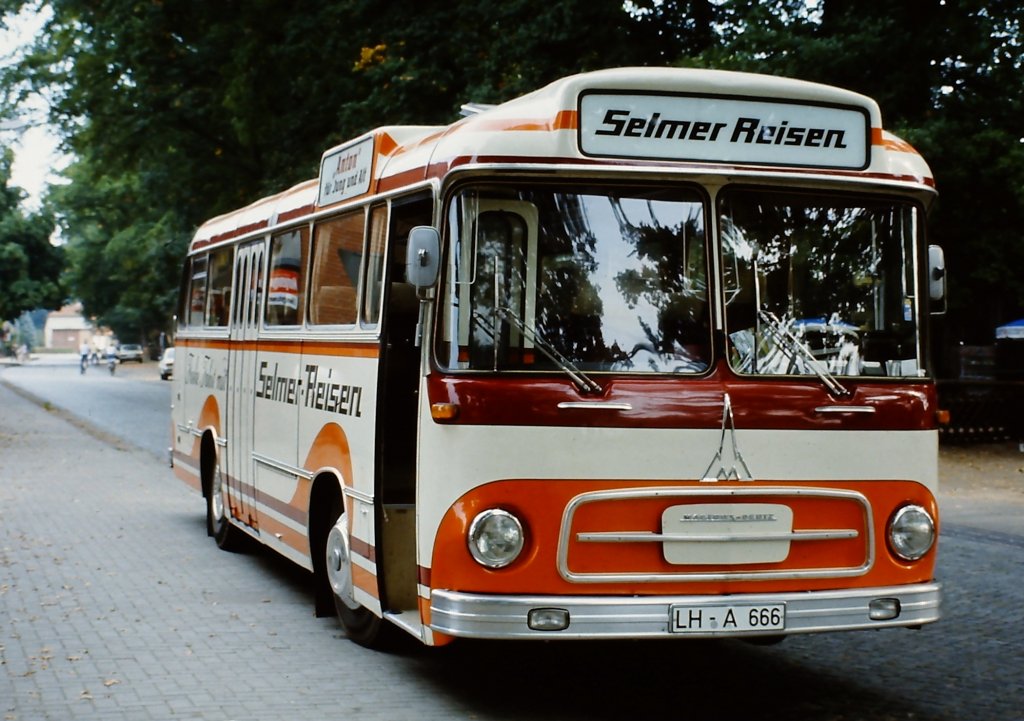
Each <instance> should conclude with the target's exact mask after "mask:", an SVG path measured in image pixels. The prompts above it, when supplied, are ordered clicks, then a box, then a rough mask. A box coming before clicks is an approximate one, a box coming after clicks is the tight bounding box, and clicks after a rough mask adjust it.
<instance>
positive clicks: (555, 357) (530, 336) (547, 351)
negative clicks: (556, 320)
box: [497, 307, 603, 393]
mask: <svg viewBox="0 0 1024 721" xmlns="http://www.w3.org/2000/svg"><path fill="white" fill-rule="evenodd" d="M497 314H498V315H499V316H500V317H501V318H502V319H504V320H506V321H508V322H509V323H511V324H512V325H514V326H515V327H516V328H517V329H518V330H519V332H520V333H522V334H523V336H524V337H525V338H526V339H527V340H528V341H530V342H531V343H533V345H534V347H536V348H537V349H538V350H540V352H541V353H543V354H544V355H546V356H547V357H548V358H550V359H551V360H552V361H553V362H554V364H555V365H557V366H558V367H559V368H561V369H562V371H563V372H564V373H565V374H566V375H567V376H569V378H570V379H572V382H573V383H575V384H576V387H577V388H579V389H580V391H581V392H583V393H600V392H601V391H602V390H603V389H602V388H601V386H599V385H598V384H597V382H596V381H594V380H592V379H591V378H588V377H587V376H586V374H585V373H584V372H583V371H581V370H580V369H579V368H577V367H576V366H574V365H573V364H572V361H570V360H569V359H568V358H566V357H565V356H563V355H562V354H561V353H559V352H558V350H557V349H556V348H555V347H554V346H553V345H551V343H549V342H548V341H547V339H545V338H544V336H542V335H541V334H540V331H538V330H537V329H536V328H531V327H529V326H527V325H526V324H525V323H524V322H523V321H522V320H521V319H520V318H519V316H517V315H516V314H515V313H513V312H512V311H511V309H509V308H507V307H505V308H498V311H497Z"/></svg>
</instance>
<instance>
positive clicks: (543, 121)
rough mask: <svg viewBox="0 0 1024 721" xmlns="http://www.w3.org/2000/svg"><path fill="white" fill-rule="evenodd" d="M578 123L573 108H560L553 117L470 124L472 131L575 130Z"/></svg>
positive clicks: (498, 119) (505, 119)
mask: <svg viewBox="0 0 1024 721" xmlns="http://www.w3.org/2000/svg"><path fill="white" fill-rule="evenodd" d="M578 125H579V114H578V113H577V112H576V111H575V110H562V111H559V112H558V114H556V115H555V117H553V118H496V119H494V120H487V121H483V120H481V121H479V122H476V123H472V124H470V125H469V126H468V127H467V129H469V130H473V131H480V130H496V131H523V130H525V131H538V130H539V131H552V130H575V129H576V128H577V127H578Z"/></svg>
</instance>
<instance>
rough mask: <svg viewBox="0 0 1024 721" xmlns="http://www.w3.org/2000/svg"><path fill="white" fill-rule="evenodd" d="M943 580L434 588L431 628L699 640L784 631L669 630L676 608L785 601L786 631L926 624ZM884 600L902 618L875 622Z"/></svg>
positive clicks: (477, 634) (482, 634)
mask: <svg viewBox="0 0 1024 721" xmlns="http://www.w3.org/2000/svg"><path fill="white" fill-rule="evenodd" d="M941 590H942V586H941V584H939V583H921V584H913V585H907V586H889V587H883V588H849V589H843V590H839V591H800V592H791V593H757V594H734V595H729V596H710V595H702V596H537V595H534V596H501V595H489V594H480V593H460V592H458V591H449V590H443V589H442V590H438V589H435V590H434V591H433V592H432V593H431V597H430V628H432V629H433V630H435V631H440V632H442V633H447V634H450V635H452V636H462V637H467V638H493V639H511V638H523V639H538V640H543V641H551V640H557V639H586V638H696V637H699V636H703V637H712V636H717V637H727V636H739V635H747V636H756V635H778V634H779V633H780V632H779V631H770V632H767V634H759V633H757V632H751V633H747V634H737V633H731V632H729V631H726V630H721V631H713V632H707V633H704V634H699V635H698V634H675V633H672V632H670V631H669V621H670V614H671V609H672V606H689V607H696V608H700V607H707V608H710V607H714V606H718V607H721V606H723V605H769V604H780V603H784V604H785V605H786V629H785V631H783V632H782V633H784V634H796V633H815V632H820V631H851V630H857V629H870V628H887V627H897V626H919V625H921V624H925V623H932V622H934V621H938V620H939V618H940V616H941V608H940V607H941V600H942V599H941ZM878 598H895V599H897V600H898V601H899V603H900V609H901V610H900V615H899V616H898V617H897V618H894V619H889V620H885V621H872V620H871V618H870V616H869V611H868V605H869V604H870V603H871V601H872V600H874V599H878ZM534 608H560V609H565V610H566V611H568V612H569V627H568V628H566V629H564V630H562V631H534V630H532V629H530V628H529V626H528V625H527V622H526V621H527V616H528V614H529V612H530V611H531V610H532V609H534Z"/></svg>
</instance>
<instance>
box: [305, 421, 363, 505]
mask: <svg viewBox="0 0 1024 721" xmlns="http://www.w3.org/2000/svg"><path fill="white" fill-rule="evenodd" d="M302 467H303V468H304V469H306V470H307V471H309V472H310V473H316V472H317V471H319V470H321V469H324V468H337V469H338V470H339V471H340V472H341V476H342V478H341V482H342V483H344V484H346V485H348V486H351V485H352V483H353V479H352V451H351V449H350V447H349V443H348V436H347V435H345V430H344V429H343V428H342V427H341V426H339V425H338V424H337V423H328V424H326V425H325V426H324V427H323V428H321V429H320V432H319V433H317V434H316V438H314V439H313V443H312V444H310V447H309V453H307V454H306V460H305V461H303V463H302ZM295 500H296V499H293V500H292V504H293V505H294V504H295Z"/></svg>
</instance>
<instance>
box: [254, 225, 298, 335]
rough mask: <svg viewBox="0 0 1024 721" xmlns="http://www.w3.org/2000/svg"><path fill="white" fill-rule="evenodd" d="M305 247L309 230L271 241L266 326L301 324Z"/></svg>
mask: <svg viewBox="0 0 1024 721" xmlns="http://www.w3.org/2000/svg"><path fill="white" fill-rule="evenodd" d="M308 248H309V229H308V228H299V229H297V230H290V231H288V232H285V233H281V234H279V235H275V236H274V237H273V238H271V240H270V283H269V289H268V294H267V312H266V318H265V322H266V324H267V325H268V326H277V325H299V324H301V323H302V311H303V308H304V305H305V303H304V301H305V296H306V293H305V290H306V278H305V273H306V255H307V253H308Z"/></svg>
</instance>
